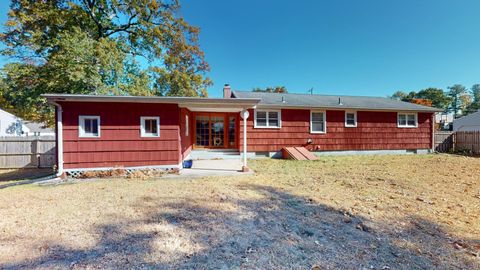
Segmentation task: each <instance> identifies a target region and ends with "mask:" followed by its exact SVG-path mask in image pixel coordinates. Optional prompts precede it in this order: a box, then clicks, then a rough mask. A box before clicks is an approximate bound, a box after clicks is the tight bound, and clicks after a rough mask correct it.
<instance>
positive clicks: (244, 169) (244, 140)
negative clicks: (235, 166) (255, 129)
mask: <svg viewBox="0 0 480 270" xmlns="http://www.w3.org/2000/svg"><path fill="white" fill-rule="evenodd" d="M240 116H241V117H242V119H243V166H242V171H244V172H248V171H249V169H248V166H247V119H248V116H249V113H248V111H247V110H246V109H244V110H242V112H241V113H240Z"/></svg>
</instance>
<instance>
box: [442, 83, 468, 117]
mask: <svg viewBox="0 0 480 270" xmlns="http://www.w3.org/2000/svg"><path fill="white" fill-rule="evenodd" d="M448 89H449V92H448V95H449V96H450V97H451V98H452V102H451V106H450V110H451V111H452V112H453V115H454V117H457V116H459V115H461V113H463V114H465V113H466V108H467V107H468V106H469V105H470V102H471V99H470V96H469V95H468V92H467V88H465V86H463V85H461V84H455V85H453V86H450V87H448Z"/></svg>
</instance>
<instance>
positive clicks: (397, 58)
mask: <svg viewBox="0 0 480 270" xmlns="http://www.w3.org/2000/svg"><path fill="white" fill-rule="evenodd" d="M5 2H6V1H5ZM5 2H4V1H2V3H0V12H1V14H0V21H1V22H2V23H3V22H4V21H5V19H6V13H7V11H8V3H5ZM181 2H182V5H183V10H182V15H183V16H184V17H185V19H186V20H187V21H188V22H189V23H190V24H193V25H196V26H199V27H200V28H201V34H200V45H201V47H202V49H203V50H204V52H205V54H206V60H207V61H208V62H209V64H210V66H211V72H210V73H209V76H210V77H211V78H212V80H213V81H214V83H215V84H214V86H213V87H211V88H210V89H209V94H210V96H213V97H218V96H220V95H221V91H222V87H223V84H224V83H230V84H231V85H232V88H233V89H239V90H251V89H252V88H254V87H266V86H277V85H284V86H286V87H287V89H288V90H289V91H290V92H295V93H307V91H308V89H310V88H312V87H313V88H314V92H315V93H317V94H345V95H371V96H386V95H389V94H391V93H393V92H394V91H396V90H405V91H410V90H420V89H423V88H427V87H439V88H443V89H446V87H447V86H450V85H453V84H455V83H460V84H463V85H465V86H467V87H470V86H471V85H473V84H474V83H480V46H479V45H480V20H479V16H478V14H479V11H480V1H478V0H462V1H453V0H451V1H447V0H402V1H385V0H362V1H357V0H350V1H347V0H331V1H323V0H299V1H291V0H290V1H286V0H261V1H259V0H242V1H224V0H202V1H196V0H188V1H187V0H184V1H181ZM459 3H461V4H459Z"/></svg>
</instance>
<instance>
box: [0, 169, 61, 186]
mask: <svg viewBox="0 0 480 270" xmlns="http://www.w3.org/2000/svg"><path fill="white" fill-rule="evenodd" d="M54 173H55V172H54V171H53V170H52V169H18V170H14V171H8V172H5V173H2V172H1V171H0V189H4V188H8V187H13V186H19V185H28V184H33V183H36V182H40V181H44V180H45V179H46V178H48V177H49V176H54Z"/></svg>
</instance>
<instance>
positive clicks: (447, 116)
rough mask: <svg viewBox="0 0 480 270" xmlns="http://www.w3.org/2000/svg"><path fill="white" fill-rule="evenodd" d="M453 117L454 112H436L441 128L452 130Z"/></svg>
mask: <svg viewBox="0 0 480 270" xmlns="http://www.w3.org/2000/svg"><path fill="white" fill-rule="evenodd" d="M453 118H454V117H453V113H452V112H448V113H447V112H438V113H436V114H435V123H436V124H438V127H439V128H440V129H441V130H452V124H453Z"/></svg>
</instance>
